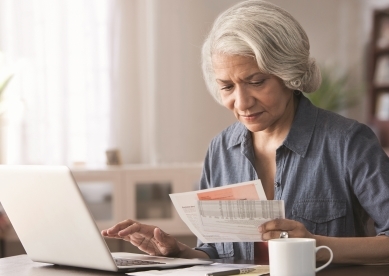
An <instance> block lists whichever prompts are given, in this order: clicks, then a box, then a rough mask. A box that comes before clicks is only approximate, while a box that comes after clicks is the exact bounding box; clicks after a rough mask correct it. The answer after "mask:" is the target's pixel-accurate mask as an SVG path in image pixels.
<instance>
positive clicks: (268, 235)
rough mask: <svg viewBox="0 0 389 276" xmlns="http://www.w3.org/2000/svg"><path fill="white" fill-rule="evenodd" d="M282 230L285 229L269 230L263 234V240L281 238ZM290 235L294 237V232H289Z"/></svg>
mask: <svg viewBox="0 0 389 276" xmlns="http://www.w3.org/2000/svg"><path fill="white" fill-rule="evenodd" d="M282 232H284V231H268V232H266V233H264V234H262V240H264V241H268V240H271V239H279V238H280V235H281V233H282ZM288 237H289V238H293V234H292V233H291V232H288Z"/></svg>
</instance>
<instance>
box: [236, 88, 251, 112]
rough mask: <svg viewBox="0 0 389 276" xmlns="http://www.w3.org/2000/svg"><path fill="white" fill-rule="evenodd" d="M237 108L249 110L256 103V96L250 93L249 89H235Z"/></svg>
mask: <svg viewBox="0 0 389 276" xmlns="http://www.w3.org/2000/svg"><path fill="white" fill-rule="evenodd" d="M235 93H236V94H235V95H236V96H235V104H234V106H235V108H236V109H238V110H247V109H249V108H250V107H252V106H253V104H254V102H255V101H254V98H253V97H252V96H251V95H250V93H249V91H247V90H245V89H244V88H242V87H239V88H237V89H236V90H235Z"/></svg>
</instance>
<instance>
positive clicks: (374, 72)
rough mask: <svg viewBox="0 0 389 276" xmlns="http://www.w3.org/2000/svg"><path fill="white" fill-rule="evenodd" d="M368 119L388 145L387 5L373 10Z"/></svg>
mask: <svg viewBox="0 0 389 276" xmlns="http://www.w3.org/2000/svg"><path fill="white" fill-rule="evenodd" d="M370 55H371V56H370V70H369V73H370V74H369V90H370V95H369V96H370V97H369V99H370V102H369V105H370V106H369V119H370V124H371V125H373V126H374V127H375V129H376V130H377V134H378V136H379V138H380V141H381V144H382V146H383V147H389V7H388V8H386V9H380V10H375V11H374V13H373V29H372V39H371V45H370Z"/></svg>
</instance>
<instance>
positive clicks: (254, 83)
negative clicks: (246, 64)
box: [250, 80, 265, 86]
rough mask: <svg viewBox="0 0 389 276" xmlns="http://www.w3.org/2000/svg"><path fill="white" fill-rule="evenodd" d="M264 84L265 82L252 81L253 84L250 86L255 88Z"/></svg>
mask: <svg viewBox="0 0 389 276" xmlns="http://www.w3.org/2000/svg"><path fill="white" fill-rule="evenodd" d="M264 82H265V80H261V81H252V82H250V84H251V85H253V86H260V85H262V84H263V83H264Z"/></svg>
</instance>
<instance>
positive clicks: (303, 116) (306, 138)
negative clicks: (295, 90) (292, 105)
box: [283, 95, 319, 157]
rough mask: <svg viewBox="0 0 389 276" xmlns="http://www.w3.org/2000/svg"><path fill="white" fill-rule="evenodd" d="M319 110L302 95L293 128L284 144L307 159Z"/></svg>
mask: <svg viewBox="0 0 389 276" xmlns="http://www.w3.org/2000/svg"><path fill="white" fill-rule="evenodd" d="M318 110H319V109H318V108H317V107H316V106H314V105H313V104H312V103H311V101H310V100H309V99H307V98H306V97H305V96H304V95H300V101H299V105H298V107H297V111H296V114H295V116H294V119H293V123H292V127H291V128H290V131H289V134H288V136H286V139H285V141H284V143H283V144H284V146H286V147H288V148H289V149H290V150H292V151H294V152H295V153H297V154H299V155H301V156H302V157H305V154H306V152H307V150H308V146H309V143H310V141H311V138H312V134H313V131H314V130H315V126H316V118H317V113H318Z"/></svg>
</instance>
